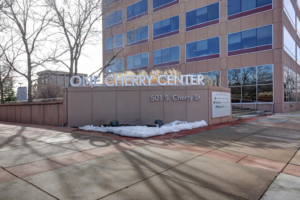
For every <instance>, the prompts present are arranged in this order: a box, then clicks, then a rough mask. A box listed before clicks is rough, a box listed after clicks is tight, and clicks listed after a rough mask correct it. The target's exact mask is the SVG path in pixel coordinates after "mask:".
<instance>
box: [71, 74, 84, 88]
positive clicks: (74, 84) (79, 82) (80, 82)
mask: <svg viewBox="0 0 300 200" xmlns="http://www.w3.org/2000/svg"><path fill="white" fill-rule="evenodd" d="M76 78H77V79H78V83H74V80H75V79H76ZM70 84H71V85H72V86H73V87H78V86H80V85H81V84H82V79H81V78H80V77H79V76H73V77H72V78H71V79H70Z"/></svg>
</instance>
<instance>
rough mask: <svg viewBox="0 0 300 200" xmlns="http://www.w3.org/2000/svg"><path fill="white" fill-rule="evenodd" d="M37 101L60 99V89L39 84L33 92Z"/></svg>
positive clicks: (49, 84)
mask: <svg viewBox="0 0 300 200" xmlns="http://www.w3.org/2000/svg"><path fill="white" fill-rule="evenodd" d="M34 95H35V97H36V98H37V99H50V98H57V97H62V88H61V87H60V86H58V85H56V84H51V83H48V84H40V85H38V86H37V88H36V90H35V91H34Z"/></svg>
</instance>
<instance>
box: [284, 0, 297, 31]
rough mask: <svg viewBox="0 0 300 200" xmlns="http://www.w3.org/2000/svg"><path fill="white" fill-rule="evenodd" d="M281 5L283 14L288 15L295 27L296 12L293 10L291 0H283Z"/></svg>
mask: <svg viewBox="0 0 300 200" xmlns="http://www.w3.org/2000/svg"><path fill="white" fill-rule="evenodd" d="M283 7H284V9H283V10H284V12H285V14H286V15H287V16H288V18H289V20H290V22H291V24H292V25H293V27H294V28H295V25H296V22H295V20H296V12H295V10H294V6H293V4H292V2H291V0H284V1H283Z"/></svg>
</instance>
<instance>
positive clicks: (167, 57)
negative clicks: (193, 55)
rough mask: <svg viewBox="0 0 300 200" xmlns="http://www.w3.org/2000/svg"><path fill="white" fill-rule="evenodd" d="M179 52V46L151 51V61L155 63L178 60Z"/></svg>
mask: <svg viewBox="0 0 300 200" xmlns="http://www.w3.org/2000/svg"><path fill="white" fill-rule="evenodd" d="M179 54H180V47H179V46H174V47H169V48H166V49H159V50H156V51H153V63H154V64H155V65H156V64H162V63H168V62H172V61H179V60H180V58H179Z"/></svg>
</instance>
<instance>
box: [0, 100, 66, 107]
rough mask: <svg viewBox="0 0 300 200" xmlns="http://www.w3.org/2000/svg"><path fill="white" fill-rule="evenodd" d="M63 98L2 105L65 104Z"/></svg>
mask: <svg viewBox="0 0 300 200" xmlns="http://www.w3.org/2000/svg"><path fill="white" fill-rule="evenodd" d="M63 103H64V102H63V100H60V101H46V102H32V103H27V102H20V103H5V104H0V106H34V105H49V104H63Z"/></svg>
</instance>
